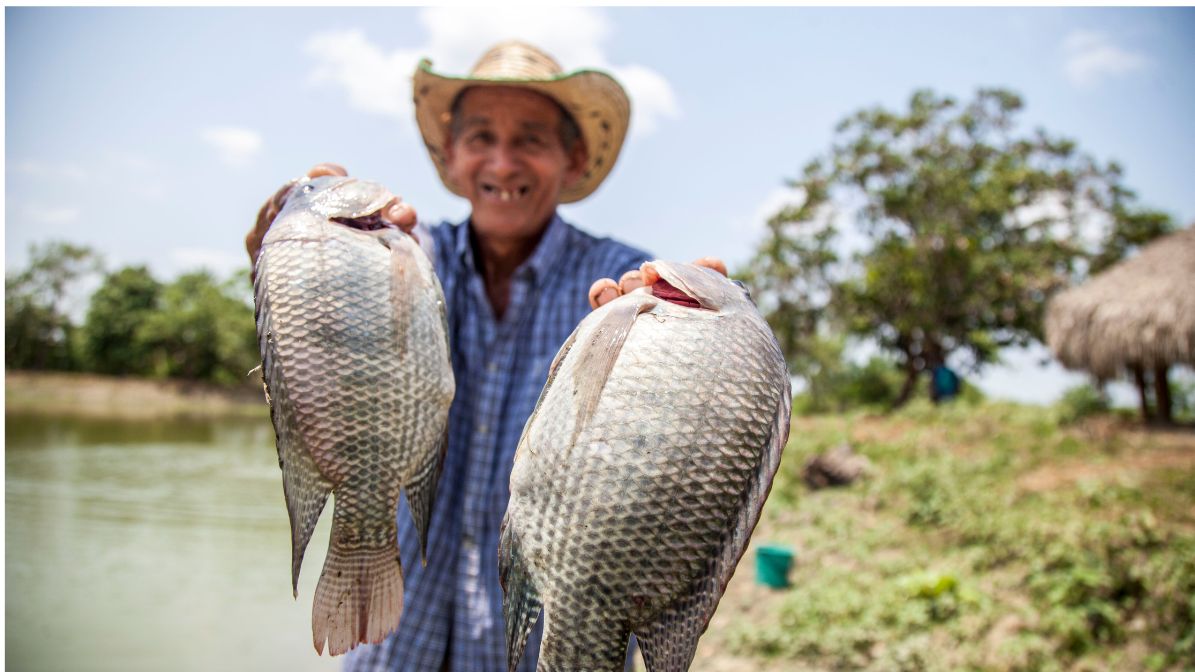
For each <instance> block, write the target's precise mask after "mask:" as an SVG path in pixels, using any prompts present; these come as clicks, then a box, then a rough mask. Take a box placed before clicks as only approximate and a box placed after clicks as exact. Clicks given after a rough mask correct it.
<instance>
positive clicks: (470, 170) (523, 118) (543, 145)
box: [445, 87, 585, 239]
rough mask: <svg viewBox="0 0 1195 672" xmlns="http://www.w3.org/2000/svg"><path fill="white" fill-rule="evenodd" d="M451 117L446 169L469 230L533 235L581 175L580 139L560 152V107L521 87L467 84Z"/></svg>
mask: <svg viewBox="0 0 1195 672" xmlns="http://www.w3.org/2000/svg"><path fill="white" fill-rule="evenodd" d="M457 114H458V115H459V116H458V118H457V119H456V120H455V121H456V123H454V128H456V129H458V130H457V132H456V133H454V137H452V138H451V139H450V142H449V144H448V151H447V152H445V166H446V167H447V171H448V176H449V179H450V180H452V182H453V183H454V184H455V185H456V186H457V187H458V188H459V189H460V191H461V193H462V194H463V195H464V196H465V198H467V199H469V203H471V204H472V206H473V227H474V230H475V231H476V232H477V234H478V235H479V236H482V237H490V238H492V239H503V238H526V237H529V236H534V235H537V234H538V233H539V232H540V231H542V229H543V227H544V226H545V225H546V224H547V223H548V220H549V218H550V217H551V216H552V213H553V212H554V211H555V209H556V205H557V203H559V201H560V192H561V191H562V190H563V189H564V187H566V186H568V185H571V184H573V183H574V182H576V181H577V180H578V179H580V177H581V171H582V170H583V168H584V165H585V148H584V144H583V143H582V142H580V141H578V142H577V143H576V146H575V147H573V150H572V151H571V152H567V151H565V148H564V144H563V143H562V142H561V138H560V124H561V111H560V108H558V107H557V106H556V104H555V103H554V102H553V101H552V100H551V99H550V98H547V97H546V96H543V95H540V94H538V93H535V92H534V91H528V90H526V89H517V88H509V87H477V88H472V89H468V90H466V91H465V93H464V94H463V96H462V98H461V100H460V102H459V105H458V109H457Z"/></svg>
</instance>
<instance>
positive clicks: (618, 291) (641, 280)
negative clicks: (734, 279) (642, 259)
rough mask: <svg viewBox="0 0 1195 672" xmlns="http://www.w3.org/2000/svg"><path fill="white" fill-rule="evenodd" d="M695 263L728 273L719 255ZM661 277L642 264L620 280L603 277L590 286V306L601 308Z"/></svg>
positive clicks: (724, 273) (703, 258)
mask: <svg viewBox="0 0 1195 672" xmlns="http://www.w3.org/2000/svg"><path fill="white" fill-rule="evenodd" d="M693 263H694V264H696V265H698V266H705V267H706V268H709V269H713V270H715V271H717V272H719V273H721V274H722V275H726V274H727V273H726V264H724V263H722V260H721V259H719V258H717V257H702V258H700V259H698V260H696V261H694V262H693ZM659 279H660V276H659V274H657V273H656V272H655V270H653V269H651V268H647V269H644V268H643V267H642V266H641V267H640V268H639V270H636V271H627V272H626V273H623V274H622V277H621V278H619V279H618V282H614V280H612V279H610V278H602V279H601V280H598V281H597V282H595V283H593V284H592V285H590V287H589V306H590V307H591V308H600V307H601V306H604V305H606V304H607V303H610V302H611V301H613V300H614V299H617V298H618V297H620V296H622V295H623V294H626V293H627V292H632V291H634V290H636V289H639V288H640V287H642V286H644V285H651V284H655V281H656V280H659Z"/></svg>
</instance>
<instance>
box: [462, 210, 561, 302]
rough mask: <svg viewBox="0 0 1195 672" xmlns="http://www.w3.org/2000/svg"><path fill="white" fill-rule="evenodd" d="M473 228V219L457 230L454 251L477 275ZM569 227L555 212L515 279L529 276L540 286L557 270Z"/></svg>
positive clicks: (466, 221) (516, 273)
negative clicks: (471, 232)
mask: <svg viewBox="0 0 1195 672" xmlns="http://www.w3.org/2000/svg"><path fill="white" fill-rule="evenodd" d="M472 226H473V220H472V218H470V219H467V220H465V225H464V226H461V227H459V228H458V229H457V232H456V240H455V241H454V245H453V248H454V251H455V253H456V255H457V258H459V259H460V260H461V263H462V264H464V265H465V268H467V269H468V270H470V271H472V272H474V273H476V272H477V264H476V263H475V260H474V258H473V246H472V245H470V244H469V232H470V230H471V227H472ZM567 238H568V225H567V224H565V222H564V220H563V219H561V218H560V215H559V214H557V213H555V212H553V213H552V219H551V220H550V221H549V222H548V228H547V229H546V230H545V231H544V235H543V237H542V238H540V239H539V244H538V245H536V246H535V251H534V252H532V253H531V256H530V257H528V258H527V261H524V262H523V263H522V265H520V266H519V268H518V269H517V270H516V271H515V277H516V278H519V277H523V275H524V274H529V275H530V277H531V279H532V281H533V282H534V283H535V284H536V286H538V285H540V284H541V283H542V282H543V280H544V279H545V278H547V277H548V274H549V273H550V272H551V271H552V270H553V268H555V266H556V264H557V262H558V261H559V259H560V256H561V254H562V253H563V252H564V248H565V247H566V246H567V242H566V241H567Z"/></svg>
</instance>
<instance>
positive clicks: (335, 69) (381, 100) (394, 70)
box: [306, 30, 419, 117]
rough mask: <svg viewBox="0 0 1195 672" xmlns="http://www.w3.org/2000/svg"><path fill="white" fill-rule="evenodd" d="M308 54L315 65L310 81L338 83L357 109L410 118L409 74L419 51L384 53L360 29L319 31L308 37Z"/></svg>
mask: <svg viewBox="0 0 1195 672" xmlns="http://www.w3.org/2000/svg"><path fill="white" fill-rule="evenodd" d="M306 50H307V53H308V54H310V55H311V56H312V57H314V58H315V59H316V61H317V62H318V64H317V65H316V68H315V70H314V71H312V73H311V82H312V83H313V84H324V83H329V82H330V83H333V84H339V85H340V86H341V87H343V88H344V90H345V91H346V92H347V93H348V96H349V103H351V104H352V105H353V106H354V107H356V108H357V109H360V110H363V111H365V112H370V113H373V114H381V115H386V116H404V115H405V116H406V117H410V116H411V114H412V112H411V84H410V79H411V73H412V72H414V71H415V64H416V63H417V62H418V58H419V56H418V54H417V53H416V52H414V51H403V50H401V49H400V50H396V51H392V52H390V53H386V52H384V51H383V50H382V48H381V47H379V46H377V45H375V44H373V43H372V42H370V41H369V39H368V38H366V37H365V34H364V33H362V32H361V31H359V30H347V31H339V32H332V33H321V34H319V35H315V36H314V37H312V38H311V39H309V40H307V44H306Z"/></svg>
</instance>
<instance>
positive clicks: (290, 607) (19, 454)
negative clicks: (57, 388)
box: [4, 414, 340, 672]
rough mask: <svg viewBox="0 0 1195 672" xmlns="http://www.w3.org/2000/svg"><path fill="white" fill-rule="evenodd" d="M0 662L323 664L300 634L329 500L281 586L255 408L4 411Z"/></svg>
mask: <svg viewBox="0 0 1195 672" xmlns="http://www.w3.org/2000/svg"><path fill="white" fill-rule="evenodd" d="M5 420H6V426H5V454H4V464H5V515H6V528H5V589H6V590H5V617H6V618H5V648H6V653H5V662H6V666H7V668H8V669H10V670H22V671H24V672H36V671H39V670H55V671H57V670H73V671H86V670H122V671H129V670H155V671H158V670H288V671H289V670H296V671H302V670H334V669H338V668H339V662H340V661H339V659H333V658H330V657H328V656H327V655H326V654H325V655H324V656H323V657H320V656H317V655H316V653H315V649H314V647H313V646H312V642H311V597H312V595H313V593H314V592H315V583H316V580H317V579H318V577H319V572H320V568H321V565H322V564H323V557H324V553H325V550H326V548H327V543H328V542H327V540H328V522H329V521H330V519H331V511H330V509H331V505H330V504H329V510H328V511H325V513H324V519H323V520H321V521H320V526H319V528H318V529H317V530H316V534H315V537H314V538H313V539H312V542H311V545H310V546H309V549H308V553H307V558H306V563H305V564H304V567H303V573H302V575H301V576H300V580H299V599H298V600H297V601H296V600H295V599H293V597H292V595H291V586H290V528H289V525H288V522H287V516H286V506H285V504H284V502H283V498H282V478H281V472H280V471H279V469H278V458H277V454H276V452H275V450H274V437H273V430H272V429H271V427H270V423H269V420H268V419H265V418H262V419H260V420H244V419H240V420H208V421H170V422H154V423H146V422H137V423H130V422H113V421H95V420H80V419H47V418H33V417H25V416H19V415H11V414H7V415H6V416H5Z"/></svg>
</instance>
